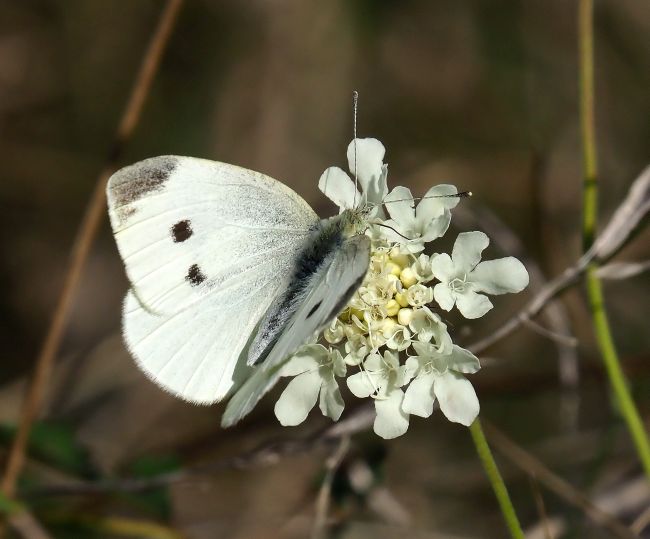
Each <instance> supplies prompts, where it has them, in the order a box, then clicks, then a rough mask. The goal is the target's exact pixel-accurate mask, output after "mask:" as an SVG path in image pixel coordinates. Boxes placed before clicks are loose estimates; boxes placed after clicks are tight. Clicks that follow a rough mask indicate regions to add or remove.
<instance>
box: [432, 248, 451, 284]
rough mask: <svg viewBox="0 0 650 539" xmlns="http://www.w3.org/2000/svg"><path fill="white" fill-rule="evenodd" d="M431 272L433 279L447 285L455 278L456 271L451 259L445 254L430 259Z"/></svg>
mask: <svg viewBox="0 0 650 539" xmlns="http://www.w3.org/2000/svg"><path fill="white" fill-rule="evenodd" d="M431 272H432V273H433V275H434V277H435V278H436V279H438V280H439V281H441V282H443V283H448V282H449V281H451V280H452V279H453V278H454V277H456V270H455V268H454V263H453V262H452V260H451V257H450V256H449V255H448V254H447V253H442V254H439V255H433V256H432V257H431Z"/></svg>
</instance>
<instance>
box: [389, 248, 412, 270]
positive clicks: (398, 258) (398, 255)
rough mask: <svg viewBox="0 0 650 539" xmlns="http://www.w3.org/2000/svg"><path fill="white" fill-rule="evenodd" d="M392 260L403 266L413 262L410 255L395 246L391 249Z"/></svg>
mask: <svg viewBox="0 0 650 539" xmlns="http://www.w3.org/2000/svg"><path fill="white" fill-rule="evenodd" d="M390 261H391V262H394V263H395V264H397V265H398V266H400V267H401V268H406V267H407V266H408V265H409V264H410V263H411V260H410V258H409V256H408V255H407V254H404V253H402V252H401V251H400V248H399V247H393V248H392V249H391V250H390Z"/></svg>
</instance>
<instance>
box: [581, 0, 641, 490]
mask: <svg viewBox="0 0 650 539" xmlns="http://www.w3.org/2000/svg"><path fill="white" fill-rule="evenodd" d="M593 19H594V5H593V0H580V4H579V6H578V33H579V54H580V131H581V136H582V157H583V169H584V179H583V190H582V215H583V217H582V243H583V249H584V250H585V251H586V250H587V249H589V247H591V244H592V243H593V239H594V236H595V230H596V222H597V217H598V158H597V152H596V121H595V107H594V103H595V91H594V21H593ZM596 269H597V268H596V266H595V265H593V264H592V265H591V266H590V267H589V268H588V269H587V293H588V296H589V306H590V309H591V316H592V319H593V324H594V332H595V334H596V340H597V342H598V348H599V349H600V354H601V355H602V357H603V362H604V363H605V368H606V369H607V375H608V376H609V381H610V383H611V385H612V388H613V390H614V395H615V396H616V400H617V402H618V406H619V410H620V413H621V414H622V416H623V419H624V420H625V423H626V424H627V428H628V429H629V431H630V434H631V436H632V440H633V441H634V445H635V447H636V450H637V453H638V455H639V459H640V460H641V464H642V465H643V469H644V471H645V473H646V475H647V476H648V479H650V442H649V441H648V435H647V433H646V432H645V429H644V426H643V422H642V420H641V416H640V414H639V411H638V410H637V409H636V406H635V405H634V400H633V399H632V396H631V394H630V390H629V388H628V384H627V382H626V380H625V375H624V374H623V369H622V368H621V363H620V361H619V357H618V352H617V350H616V345H615V344H614V339H613V338H612V331H611V329H610V326H609V321H608V319H607V312H606V310H605V302H604V298H603V290H602V285H601V282H600V279H599V278H598V275H597V274H596Z"/></svg>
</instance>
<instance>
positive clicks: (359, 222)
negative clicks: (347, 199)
mask: <svg viewBox="0 0 650 539" xmlns="http://www.w3.org/2000/svg"><path fill="white" fill-rule="evenodd" d="M372 208H373V207H372V206H369V205H361V206H358V207H356V208H353V209H348V210H344V211H343V213H341V215H340V219H341V224H342V225H343V233H344V235H345V236H348V237H350V236H356V235H358V234H364V233H365V231H366V229H367V228H368V224H369V220H370V213H371V211H372Z"/></svg>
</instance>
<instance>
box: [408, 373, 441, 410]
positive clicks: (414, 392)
mask: <svg viewBox="0 0 650 539" xmlns="http://www.w3.org/2000/svg"><path fill="white" fill-rule="evenodd" d="M434 379H435V375H434V374H433V373H427V374H421V375H420V376H418V377H417V378H416V379H415V380H413V381H412V382H411V384H410V385H409V386H408V388H406V392H405V393H404V401H403V402H402V410H403V411H404V412H406V413H407V414H413V415H417V416H420V417H429V416H430V415H431V414H432V413H433V402H434V401H435V400H436V398H435V395H434V393H433V382H434Z"/></svg>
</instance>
